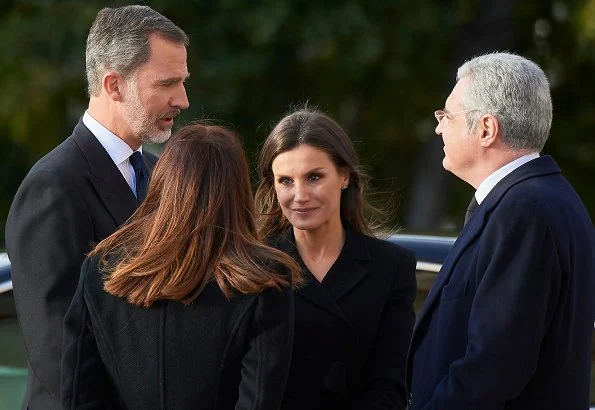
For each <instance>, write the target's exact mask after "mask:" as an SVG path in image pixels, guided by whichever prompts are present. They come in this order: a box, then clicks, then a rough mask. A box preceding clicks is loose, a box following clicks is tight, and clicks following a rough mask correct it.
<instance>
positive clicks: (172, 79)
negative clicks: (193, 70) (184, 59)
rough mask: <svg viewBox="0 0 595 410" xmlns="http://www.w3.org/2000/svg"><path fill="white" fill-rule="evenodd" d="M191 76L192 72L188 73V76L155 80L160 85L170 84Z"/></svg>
mask: <svg viewBox="0 0 595 410" xmlns="http://www.w3.org/2000/svg"><path fill="white" fill-rule="evenodd" d="M189 78H190V73H188V74H186V76H185V77H184V78H180V77H170V78H164V79H162V80H157V81H155V83H156V84H158V85H168V84H174V83H177V82H178V81H186V80H188V79H189Z"/></svg>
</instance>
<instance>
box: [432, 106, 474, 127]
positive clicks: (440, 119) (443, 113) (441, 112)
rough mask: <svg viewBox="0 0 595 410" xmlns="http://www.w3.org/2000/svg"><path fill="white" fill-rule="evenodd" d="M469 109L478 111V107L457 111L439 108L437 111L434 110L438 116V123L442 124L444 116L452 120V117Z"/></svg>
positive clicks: (435, 115)
mask: <svg viewBox="0 0 595 410" xmlns="http://www.w3.org/2000/svg"><path fill="white" fill-rule="evenodd" d="M469 111H478V109H477V108H470V109H468V110H463V111H455V112H446V111H444V110H437V111H434V117H436V121H438V124H440V121H442V118H444V117H446V118H448V119H449V120H450V119H451V117H454V116H455V115H458V114H463V113H465V112H469Z"/></svg>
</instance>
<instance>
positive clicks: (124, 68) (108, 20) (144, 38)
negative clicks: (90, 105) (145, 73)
mask: <svg viewBox="0 0 595 410" xmlns="http://www.w3.org/2000/svg"><path fill="white" fill-rule="evenodd" d="M152 34H157V35H159V36H161V37H162V38H164V39H166V40H169V41H171V42H173V43H177V44H183V45H184V46H186V47H187V46H188V44H189V40H188V36H187V35H186V33H184V31H183V30H182V29H181V28H179V27H178V26H176V25H175V24H174V23H173V22H172V21H171V20H169V19H168V18H167V17H164V16H163V15H161V14H159V13H158V12H156V11H155V10H153V9H151V8H150V7H148V6H139V5H131V6H124V7H118V8H109V7H106V8H104V9H101V10H100V11H99V13H97V17H95V21H94V22H93V25H92V26H91V30H90V31H89V36H88V37H87V49H86V58H85V62H86V67H87V90H88V93H89V96H97V95H99V93H100V91H101V81H102V78H103V75H104V74H105V73H106V72H107V71H110V70H113V71H115V72H117V73H119V74H121V75H122V76H124V77H128V76H129V75H130V74H132V73H133V72H134V71H135V70H136V69H137V68H139V67H140V66H141V65H142V64H144V63H145V62H147V61H148V60H149V57H150V51H151V50H150V45H149V38H150V36H151V35H152Z"/></svg>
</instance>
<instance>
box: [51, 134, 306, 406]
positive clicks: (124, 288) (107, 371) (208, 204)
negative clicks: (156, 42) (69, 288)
mask: <svg viewBox="0 0 595 410" xmlns="http://www.w3.org/2000/svg"><path fill="white" fill-rule="evenodd" d="M296 275H298V268H297V266H296V265H295V263H294V261H293V260H292V259H291V258H290V257H288V256H287V255H285V254H283V253H282V252H280V251H278V250H275V249H273V248H270V247H268V246H266V245H264V244H263V243H261V242H260V241H259V240H258V239H257V230H256V226H255V223H254V202H253V198H252V192H251V185H250V179H249V173H248V165H247V161H246V157H245V153H244V150H243V147H242V145H241V144H240V142H239V141H238V139H237V138H236V136H235V135H234V134H233V133H232V132H231V131H229V130H227V129H225V128H223V127H220V126H209V125H202V124H193V125H189V126H186V127H184V128H182V129H180V130H179V131H178V132H177V133H175V134H174V136H172V138H171V139H170V141H169V143H168V144H167V146H166V148H165V150H164V152H163V154H162V156H161V158H160V159H159V161H158V162H157V165H156V166H155V169H154V171H153V175H152V177H151V180H150V183H149V188H148V192H147V197H146V199H145V201H144V202H143V203H142V204H141V206H140V207H139V208H138V210H137V211H136V212H135V213H134V214H133V215H132V217H131V218H130V219H129V220H128V221H127V223H126V224H125V225H123V226H122V227H121V228H120V229H119V230H118V231H116V232H115V233H114V234H112V235H111V236H110V237H108V238H106V239H105V240H103V241H102V242H100V243H99V244H98V245H97V246H96V247H95V248H94V250H93V251H92V252H91V253H90V255H89V257H88V258H87V259H86V260H85V262H84V264H83V266H82V270H81V278H80V282H79V286H78V289H77V291H76V293H75V295H74V299H73V302H72V304H71V306H70V308H69V310H68V313H67V315H66V318H65V322H64V353H63V359H62V383H61V384H62V403H63V405H64V407H65V408H67V409H77V408H85V409H89V408H98V409H99V408H100V409H106V408H113V409H191V408H192V409H196V408H208V409H232V408H235V409H239V408H246V409H248V408H249V409H275V408H278V407H279V404H280V401H281V396H282V394H283V389H284V386H285V381H286V377H287V372H288V368H289V361H290V355H291V344H292V331H293V302H292V286H291V284H292V281H293V278H292V277H295V278H297V280H296V282H299V281H300V279H299V276H296Z"/></svg>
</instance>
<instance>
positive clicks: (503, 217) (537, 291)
mask: <svg viewBox="0 0 595 410" xmlns="http://www.w3.org/2000/svg"><path fill="white" fill-rule="evenodd" d="M504 221H505V222H504ZM475 275H476V280H477V283H478V287H477V291H476V294H475V297H474V299H473V302H472V305H471V311H470V317H469V322H468V323H469V324H468V328H467V334H468V342H467V349H466V352H465V355H464V356H463V357H461V358H460V359H458V360H456V361H455V362H453V363H452V364H451V366H450V368H449V371H448V373H447V374H446V376H445V377H444V378H443V379H442V380H441V381H440V383H439V384H438V385H437V386H436V389H435V391H434V396H433V398H432V400H430V402H429V403H427V404H426V405H425V406H424V407H423V408H424V409H463V408H465V409H472V408H482V409H503V408H504V407H505V403H506V401H508V400H511V399H513V398H514V397H516V396H518V394H519V393H520V392H521V391H522V390H523V388H524V387H525V386H526V385H527V383H528V382H529V380H530V378H531V376H532V375H533V373H534V372H535V369H536V366H537V360H538V356H539V354H540V344H541V340H542V337H543V334H544V332H545V330H546V329H547V326H548V324H549V323H550V321H551V319H552V316H553V309H552V306H555V304H556V303H557V295H558V293H559V289H560V283H561V274H560V267H559V262H558V256H557V250H556V246H555V242H554V236H553V234H552V231H551V229H550V224H549V222H548V219H547V217H546V216H544V215H541V214H540V212H539V209H538V208H537V207H536V206H535V204H531V203H529V201H519V200H517V201H515V202H508V203H503V204H501V205H500V206H498V208H496V210H495V211H494V214H493V215H492V216H491V217H490V221H489V222H488V224H487V225H486V228H485V230H484V232H483V233H482V235H481V238H480V240H479V253H478V262H477V265H476V272H475Z"/></svg>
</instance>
